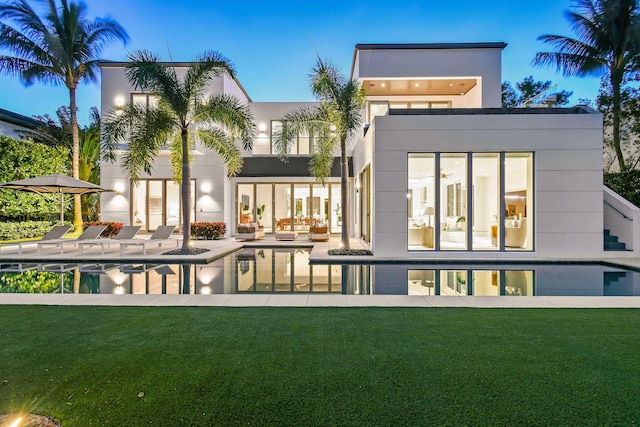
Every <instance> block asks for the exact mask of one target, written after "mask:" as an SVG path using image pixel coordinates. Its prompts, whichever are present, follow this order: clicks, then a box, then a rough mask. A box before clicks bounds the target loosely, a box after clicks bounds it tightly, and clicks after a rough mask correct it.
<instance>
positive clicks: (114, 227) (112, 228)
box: [82, 221, 124, 238]
mask: <svg viewBox="0 0 640 427" xmlns="http://www.w3.org/2000/svg"><path fill="white" fill-rule="evenodd" d="M90 225H106V226H107V228H105V229H104V231H103V232H102V234H100V237H106V238H111V237H113V236H115V235H116V234H118V233H119V232H120V230H122V227H123V226H124V224H123V223H121V222H106V221H91V222H85V223H84V224H82V230H86V229H87V227H88V226H90Z"/></svg>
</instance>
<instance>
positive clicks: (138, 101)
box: [131, 93, 159, 109]
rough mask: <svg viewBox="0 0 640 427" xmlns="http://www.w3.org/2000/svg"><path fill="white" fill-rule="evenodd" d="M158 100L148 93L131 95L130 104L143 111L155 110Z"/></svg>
mask: <svg viewBox="0 0 640 427" xmlns="http://www.w3.org/2000/svg"><path fill="white" fill-rule="evenodd" d="M158 102H159V99H158V97H157V96H155V95H150V94H148V93H132V94H131V103H132V104H133V105H137V106H139V107H143V108H145V109H149V108H155V107H157V106H158Z"/></svg>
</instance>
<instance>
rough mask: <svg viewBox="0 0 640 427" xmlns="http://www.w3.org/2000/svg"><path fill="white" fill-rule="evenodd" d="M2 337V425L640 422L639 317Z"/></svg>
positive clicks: (97, 330) (468, 314)
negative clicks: (39, 416) (11, 418)
mask: <svg viewBox="0 0 640 427" xmlns="http://www.w3.org/2000/svg"><path fill="white" fill-rule="evenodd" d="M0 325H1V327H0V381H1V380H6V381H7V383H6V384H4V385H0V413H6V412H13V411H23V410H26V411H33V412H36V413H44V414H49V415H52V416H54V417H56V418H58V419H59V420H61V421H62V422H63V425H64V426H90V425H113V426H141V425H154V426H214V425H216V426H217V425H221V426H227V425H254V426H263V425H353V426H356V425H357V426H361V425H363V426H368V425H387V426H404V425H419V426H424V425H492V426H494V425H504V426H518V425H553V426H557V425H569V424H570V425H581V426H582V425H625V426H627V425H637V424H638V423H640V403H639V402H640V400H639V399H640V310H626V309H617V310H609V309H591V310H589V309H579V310H578V309H576V310H559V309H555V310H551V309H531V310H524V309H517V310H516V309H513V310H512V309H424V308H200V307H179V308H175V307H174V308H161V307H157V308H156V307H145V308H139V307H68V306H67V307H34V306H0ZM140 392H143V393H144V396H143V397H138V395H139V393H140Z"/></svg>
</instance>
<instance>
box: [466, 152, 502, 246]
mask: <svg viewBox="0 0 640 427" xmlns="http://www.w3.org/2000/svg"><path fill="white" fill-rule="evenodd" d="M472 159H473V160H472V161H473V166H472V170H473V180H472V182H473V249H485V250H497V249H500V245H499V244H498V242H500V239H499V233H500V230H499V228H500V227H498V212H499V211H500V154H499V153H474V154H473V158H472Z"/></svg>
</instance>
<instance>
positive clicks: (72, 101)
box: [69, 87, 82, 230]
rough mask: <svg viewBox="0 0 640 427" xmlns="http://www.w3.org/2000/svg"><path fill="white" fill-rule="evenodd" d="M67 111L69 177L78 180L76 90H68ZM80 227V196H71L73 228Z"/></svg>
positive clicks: (78, 150) (78, 144)
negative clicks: (68, 116)
mask: <svg viewBox="0 0 640 427" xmlns="http://www.w3.org/2000/svg"><path fill="white" fill-rule="evenodd" d="M69 109H70V110H71V140H72V141H73V148H72V151H71V176H73V177H74V178H76V179H80V168H79V164H80V132H79V130H78V106H77V104H76V89H75V87H70V88H69ZM81 227H82V202H81V200H80V195H74V196H73V228H74V229H75V230H79V229H80V228H81Z"/></svg>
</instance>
